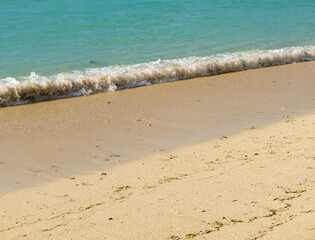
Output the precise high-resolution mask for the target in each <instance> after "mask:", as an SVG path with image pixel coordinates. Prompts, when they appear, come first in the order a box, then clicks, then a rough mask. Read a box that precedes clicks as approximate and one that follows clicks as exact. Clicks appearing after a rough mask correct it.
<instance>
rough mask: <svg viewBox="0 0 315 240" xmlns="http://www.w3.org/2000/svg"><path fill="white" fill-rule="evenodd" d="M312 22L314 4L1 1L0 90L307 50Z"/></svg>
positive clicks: (313, 35) (277, 0)
mask: <svg viewBox="0 0 315 240" xmlns="http://www.w3.org/2000/svg"><path fill="white" fill-rule="evenodd" d="M314 19H315V1H314V0H300V1H296V0H286V1H284V0H264V1H262V0H243V1H240V0H195V1H191V0H133V1H130V0H93V1H88V0H63V1H61V0H0V91H2V94H3V92H4V91H7V90H8V89H6V88H7V87H8V86H12V84H13V85H17V84H18V82H23V81H32V82H42V81H43V80H45V79H46V78H49V79H50V80H51V81H53V82H54V81H56V80H57V79H58V77H56V76H57V75H58V74H59V75H60V74H64V73H73V71H77V72H76V74H77V75H76V77H78V76H81V77H82V76H83V75H84V76H90V75H91V74H92V73H93V71H94V74H95V73H96V72H97V74H100V72H102V73H104V72H106V74H107V75H106V76H107V77H108V75H110V74H112V73H111V71H112V72H113V71H114V72H115V71H116V72H115V73H117V69H118V68H119V69H120V72H119V71H118V72H119V73H122V72H126V71H127V70H128V69H129V70H130V67H129V68H128V67H125V68H124V66H126V65H128V66H130V65H132V66H133V65H134V64H137V63H149V62H152V61H153V62H155V63H156V64H155V65H158V64H159V63H160V62H159V59H161V61H162V62H163V60H171V59H179V60H178V61H180V59H182V60H183V59H186V58H188V57H191V56H195V57H211V56H217V54H223V53H225V54H228V53H234V52H248V51H251V54H254V53H255V51H257V52H259V51H258V50H267V49H273V50H275V49H282V48H287V47H304V46H309V47H308V48H307V49H308V50H310V49H311V50H312V51H313V50H314V47H313V46H314V45H315V21H314ZM304 50H305V49H304V48H303V51H304ZM199 60H201V59H194V60H193V62H196V61H199ZM166 62H167V61H166ZM168 63H169V64H171V62H168ZM172 64H173V63H172ZM176 64H178V62H176ZM164 65H165V63H164ZM164 65H163V66H164ZM108 66H114V67H113V68H106V69H103V70H102V71H100V70H99V69H100V68H104V67H108ZM152 66H153V65H150V66H149V65H145V66H144V67H146V68H148V67H150V69H151V70H152ZM144 67H143V66H142V68H143V69H144ZM157 67H161V66H160V65H158V66H157ZM123 68H124V70H122V69H123ZM131 68H132V67H131ZM136 68H137V69H138V70H139V68H138V67H136ZM86 69H89V70H87V71H88V73H87V72H86ZM91 69H92V70H91ZM93 69H95V70H93ZM113 69H114V70H113ZM115 69H116V70H115ZM78 71H81V73H78ZM63 76H65V75H63ZM67 76H68V78H71V81H72V82H73V81H75V79H74V78H75V77H74V76H73V75H72V76H71V77H69V75H67ZM59 77H60V76H59ZM180 78H185V77H183V76H182V77H180ZM164 80H166V81H167V80H168V79H164ZM1 85H2V90H1ZM109 85H110V84H109ZM118 85H119V84H118ZM118 88H119V86H118ZM75 90H78V89H75ZM105 90H106V89H105ZM107 90H108V88H107ZM69 91H74V90H69ZM87 92H88V91H87ZM17 94H18V93H17ZM47 94H48V95H49V94H50V97H52V94H54V93H47ZM67 94H70V92H65V94H64V95H67ZM82 94H84V93H82ZM61 95H62V94H60V96H61ZM79 95H80V94H79ZM0 98H1V97H0ZM3 98H4V97H3V96H2V99H3ZM33 98H34V97H33ZM33 100H34V99H33ZM3 101H7V100H2V102H3Z"/></svg>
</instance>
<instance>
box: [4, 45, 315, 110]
mask: <svg viewBox="0 0 315 240" xmlns="http://www.w3.org/2000/svg"><path fill="white" fill-rule="evenodd" d="M312 60H315V46H305V47H292V48H282V49H277V50H264V51H249V52H237V53H225V54H218V55H214V56H210V57H189V58H183V59H174V60H164V61H161V60H158V61H155V62H150V63H143V64H135V65H125V66H111V67H104V68H94V69H86V70H85V71H73V72H71V73H60V74H58V75H55V76H51V77H44V76H40V75H37V74H36V73H31V75H30V76H28V77H22V78H20V79H15V78H5V79H0V106H2V107H3V106H12V105H19V104H27V103H34V102H39V101H47V100H54V99H59V98H67V97H74V96H82V95H89V94H93V93H99V92H108V91H115V90H118V89H125V88H132V87H139V86H145V85H150V84H156V83H162V82H169V81H176V80H184V79H190V78H196V77H205V76H211V75H217V74H222V73H228V72H236V71H243V70H249V69H255V68H262V67H269V66H277V65H283V64H290V63H297V62H303V61H312Z"/></svg>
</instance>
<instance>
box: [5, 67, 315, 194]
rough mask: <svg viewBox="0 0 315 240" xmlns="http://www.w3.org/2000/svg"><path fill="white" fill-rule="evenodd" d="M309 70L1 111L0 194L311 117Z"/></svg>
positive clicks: (271, 71)
mask: <svg viewBox="0 0 315 240" xmlns="http://www.w3.org/2000/svg"><path fill="white" fill-rule="evenodd" d="M314 66H315V62H314V61H313V62H305V63H297V64H290V65H284V66H277V67H270V68H264V69H255V70H249V71H243V72H235V73H228V74H224V75H217V76H211V77H203V78H197V79H190V80H185V81H176V82H170V83H164V84H157V85H151V86H146V87H142V88H133V89H127V90H121V91H117V92H110V93H100V94H96V95H91V96H84V97H78V98H69V99H61V100H56V101H51V102H41V103H36V104H31V105H23V106H15V107H8V108H1V109H0V121H1V123H2V124H1V129H0V130H1V138H0V149H1V156H0V162H1V165H0V166H1V167H0V173H1V174H0V176H1V177H0V181H1V182H2V184H1V186H0V194H1V193H5V192H7V191H12V190H14V189H18V188H23V187H28V186H32V185H34V184H38V183H40V182H43V181H51V180H52V179H55V178H63V177H68V176H71V175H77V174H84V173H86V172H88V171H93V170H96V169H104V168H105V169H106V168H108V167H109V166H112V165H117V164H119V163H120V162H124V161H127V160H133V159H139V158H141V157H142V156H145V155H147V154H149V153H152V152H155V151H160V150H162V149H164V150H165V151H168V150H171V149H174V148H177V147H180V146H186V145H191V144H195V143H198V142H204V141H209V140H211V139H213V138H217V137H218V136H223V135H226V136H229V135H233V134H236V133H237V132H240V131H243V130H245V129H249V128H251V127H258V126H263V125H268V124H271V123H273V122H277V121H280V120H282V119H283V118H287V117H296V116H298V115H305V114H308V113H313V112H314V98H313V91H312V90H313V89H314V88H315V86H314V85H315V82H314V80H313V74H314V70H313V69H314ZM118 155H119V157H118Z"/></svg>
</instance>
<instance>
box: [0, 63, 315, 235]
mask: <svg viewBox="0 0 315 240" xmlns="http://www.w3.org/2000/svg"><path fill="white" fill-rule="evenodd" d="M314 76H315V62H305V63H298V64H290V65H284V66H277V67H269V68H264V69H256V70H249V71H244V72H236V73H228V74H223V75H218V76H212V77H204V78H198V79H190V80H184V81H177V82H172V83H164V84H158V85H152V86H146V87H141V88H134V89H128V90H122V91H117V92H109V93H102V94H96V95H91V96H85V97H78V98H69V99H61V100H56V101H51V102H41V103H36V104H30V105H24V106H16V107H7V108H1V109H0V122H1V124H0V133H1V134H0V150H1V154H0V181H1V184H0V239H189V238H194V239H314V238H315V230H314V229H315V225H314V222H315V212H314V211H315V204H314V196H315V193H314V181H315V177H314V176H315V175H314V169H315V162H314V160H315V158H314V157H315V151H314V149H315V95H314V90H315V79H314Z"/></svg>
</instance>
